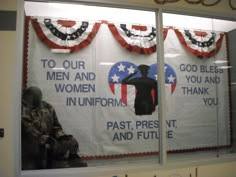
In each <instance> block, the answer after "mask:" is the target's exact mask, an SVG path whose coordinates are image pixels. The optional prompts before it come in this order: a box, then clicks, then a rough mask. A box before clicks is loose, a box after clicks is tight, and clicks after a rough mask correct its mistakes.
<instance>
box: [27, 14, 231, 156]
mask: <svg viewBox="0 0 236 177" xmlns="http://www.w3.org/2000/svg"><path fill="white" fill-rule="evenodd" d="M27 29H28V30H27V46H26V48H27V57H26V60H25V61H26V62H25V66H26V72H25V73H26V74H25V76H24V77H25V84H26V87H30V86H36V87H38V88H40V89H41V91H42V95H43V96H42V97H43V100H45V101H46V102H48V103H50V104H51V105H52V106H53V108H54V109H55V112H56V115H57V117H58V120H59V122H60V124H61V126H62V127H63V130H64V132H66V133H67V134H70V135H73V137H74V138H75V139H76V140H77V141H78V142H79V150H80V156H81V157H82V158H85V159H86V158H87V159H90V158H95V157H96V158H106V157H108V156H109V157H119V156H120V155H122V156H125V155H130V154H134V155H143V154H149V153H157V152H158V144H159V142H158V141H159V132H158V131H159V121H158V90H157V87H158V84H163V83H159V82H158V71H157V53H156V33H157V31H156V27H154V26H144V25H143V26H142V25H136V24H124V23H122V24H119V23H117V24H115V23H110V22H104V21H98V22H89V21H74V20H64V19H50V18H42V17H40V18H38V17H32V18H31V19H30V20H29V23H28V26H27ZM163 34H164V41H163V42H164V50H165V51H164V52H165V88H166V101H167V105H166V114H167V120H166V126H167V131H166V137H167V143H168V144H167V149H168V151H188V150H194V149H207V148H215V147H224V146H228V145H230V136H231V135H230V110H229V107H230V106H229V104H230V98H229V80H228V71H227V70H225V69H224V68H223V67H221V66H223V65H222V64H217V61H218V63H219V62H225V63H227V62H228V60H227V44H226V33H223V32H215V31H199V30H194V29H177V28H175V27H166V28H164V31H163ZM225 63H224V64H225Z"/></svg>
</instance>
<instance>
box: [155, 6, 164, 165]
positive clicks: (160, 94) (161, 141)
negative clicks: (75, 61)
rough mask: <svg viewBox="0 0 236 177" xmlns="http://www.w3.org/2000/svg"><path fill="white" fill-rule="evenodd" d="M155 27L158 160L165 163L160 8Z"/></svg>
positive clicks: (162, 51)
mask: <svg viewBox="0 0 236 177" xmlns="http://www.w3.org/2000/svg"><path fill="white" fill-rule="evenodd" d="M156 20H157V23H156V29H157V64H158V67H157V69H158V119H159V137H160V139H159V154H160V155H159V162H160V164H161V165H165V164H166V161H167V153H166V142H167V141H166V94H165V63H164V42H163V41H164V40H163V20H162V10H161V9H159V10H158V11H157V12H156Z"/></svg>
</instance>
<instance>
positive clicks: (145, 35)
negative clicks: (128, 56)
mask: <svg viewBox="0 0 236 177" xmlns="http://www.w3.org/2000/svg"><path fill="white" fill-rule="evenodd" d="M108 27H109V29H110V31H111V32H112V34H113V36H114V37H115V38H116V40H117V41H118V42H119V43H120V44H121V45H122V46H123V47H124V48H126V49H127V50H129V51H131V52H137V53H140V54H152V53H154V52H156V28H154V27H152V26H139V25H128V24H113V23H109V24H108ZM167 31H168V30H167V29H165V30H164V38H165V37H166V35H167Z"/></svg>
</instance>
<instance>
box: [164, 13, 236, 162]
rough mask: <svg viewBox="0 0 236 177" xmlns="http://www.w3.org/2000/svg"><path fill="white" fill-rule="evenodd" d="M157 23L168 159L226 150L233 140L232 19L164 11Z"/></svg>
mask: <svg viewBox="0 0 236 177" xmlns="http://www.w3.org/2000/svg"><path fill="white" fill-rule="evenodd" d="M173 19H175V20H173ZM163 23H164V27H165V28H164V29H165V30H166V31H167V36H166V39H165V41H164V46H165V62H166V74H165V77H166V100H167V129H168V131H167V132H170V133H167V136H168V135H169V134H170V136H169V137H167V142H168V143H167V150H168V152H169V153H170V154H169V155H168V158H169V159H172V160H173V159H177V158H176V157H178V158H180V157H184V158H185V157H186V158H189V157H191V158H193V155H196V156H195V158H199V157H200V158H201V157H202V156H204V157H206V156H216V155H217V156H218V155H219V154H222V153H220V151H222V152H228V150H229V149H230V148H231V147H232V145H233V144H232V143H233V142H232V138H233V132H232V130H233V129H232V128H233V122H232V119H233V115H232V114H231V112H232V111H233V107H231V106H232V105H233V99H232V98H233V97H232V93H233V91H232V88H233V87H232V75H233V74H230V73H232V67H233V66H232V65H231V63H230V61H229V60H232V59H230V58H232V57H229V54H230V46H231V45H232V46H233V44H230V43H228V41H229V39H230V37H228V35H229V34H230V33H231V31H232V30H233V29H235V27H236V23H235V22H229V21H223V20H216V19H210V18H200V17H193V16H185V15H176V14H164V15H163ZM189 155H190V156H189Z"/></svg>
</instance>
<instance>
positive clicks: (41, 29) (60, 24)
mask: <svg viewBox="0 0 236 177" xmlns="http://www.w3.org/2000/svg"><path fill="white" fill-rule="evenodd" d="M32 25H33V27H34V29H35V31H36V33H37V35H38V37H39V38H40V39H41V40H42V41H43V42H44V43H45V44H46V45H47V46H48V47H50V48H51V49H54V50H58V49H60V50H64V51H67V52H73V51H78V50H81V49H82V48H84V47H86V46H88V45H89V44H90V43H91V42H92V40H93V38H94V37H95V35H96V33H97V31H98V30H99V27H100V23H94V22H93V23H92V22H87V21H82V22H79V21H72V20H58V19H44V18H33V19H32Z"/></svg>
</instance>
